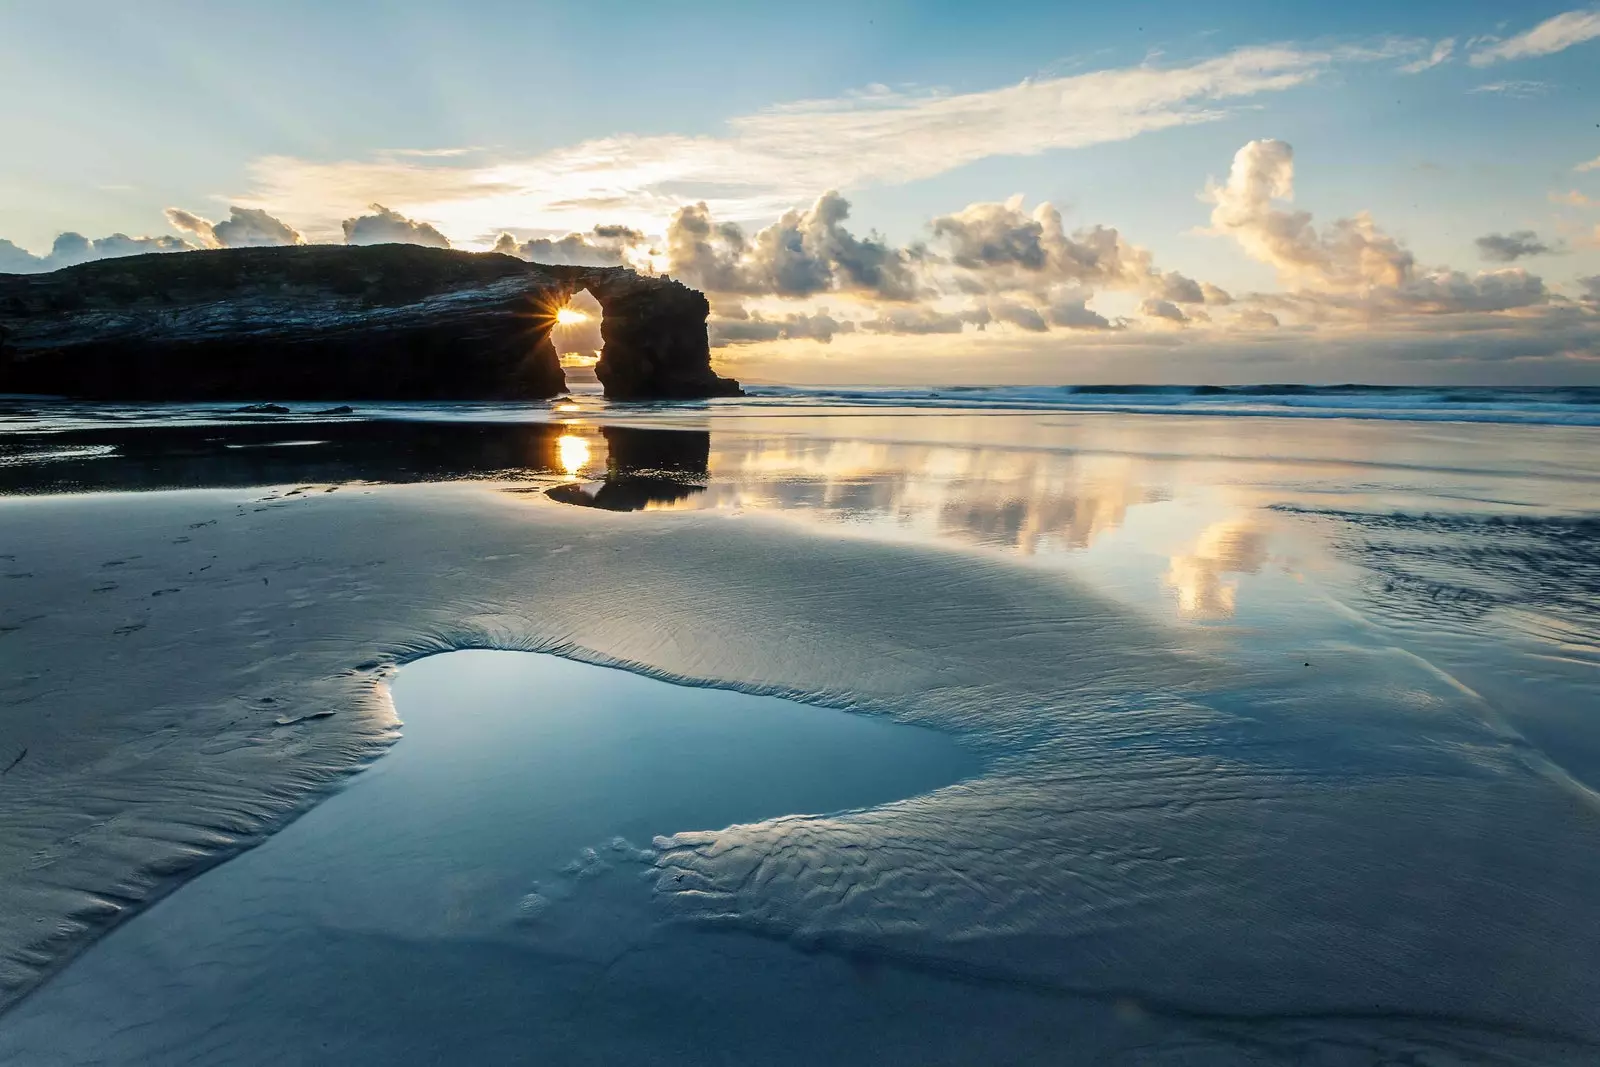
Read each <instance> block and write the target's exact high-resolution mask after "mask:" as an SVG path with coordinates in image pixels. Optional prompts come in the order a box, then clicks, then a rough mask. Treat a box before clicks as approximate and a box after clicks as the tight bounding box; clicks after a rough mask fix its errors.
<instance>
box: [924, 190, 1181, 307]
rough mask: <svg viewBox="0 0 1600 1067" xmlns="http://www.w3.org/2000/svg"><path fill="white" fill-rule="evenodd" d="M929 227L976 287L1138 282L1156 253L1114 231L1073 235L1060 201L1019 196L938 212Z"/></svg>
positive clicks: (966, 279)
mask: <svg viewBox="0 0 1600 1067" xmlns="http://www.w3.org/2000/svg"><path fill="white" fill-rule="evenodd" d="M931 228H932V230H933V235H934V238H935V240H936V241H939V242H941V245H940V247H941V248H944V249H947V250H948V256H949V261H950V262H951V263H952V264H953V265H954V266H956V267H959V268H962V269H963V270H965V271H966V272H968V273H967V274H966V275H965V276H964V277H963V278H962V279H961V280H962V282H964V283H965V285H966V286H967V287H968V288H970V289H972V290H974V291H1005V290H1017V289H1035V290H1037V289H1040V288H1042V287H1045V286H1048V285H1051V284H1056V283H1073V284H1088V285H1106V286H1116V287H1134V286H1138V285H1141V284H1144V283H1145V282H1146V281H1147V279H1148V278H1149V277H1150V273H1151V269H1150V254H1149V253H1148V252H1146V251H1144V250H1143V249H1141V248H1138V247H1136V246H1134V245H1131V244H1129V243H1128V242H1127V241H1125V240H1124V239H1123V238H1122V235H1121V234H1120V233H1118V232H1117V231H1116V230H1115V229H1112V228H1109V227H1105V226H1093V227H1089V228H1085V229H1080V230H1078V231H1077V232H1075V233H1073V234H1072V235H1071V236H1068V235H1067V233H1066V232H1065V229H1064V228H1063V226H1062V222H1061V212H1060V211H1058V210H1056V208H1055V207H1054V206H1052V205H1051V204H1048V203H1044V204H1040V205H1039V206H1038V207H1036V208H1034V209H1033V210H1032V211H1031V212H1030V211H1025V210H1024V209H1023V206H1022V198H1021V197H1012V198H1011V199H1010V200H1007V201H1005V202H1004V203H976V204H969V205H967V206H966V207H964V208H962V209H961V210H960V211H957V212H955V213H953V214H950V215H941V216H939V217H937V218H935V219H934V220H933V222H932V223H931ZM1174 278H1175V279H1178V278H1181V275H1175V276H1174ZM1184 280H1186V279H1184ZM1191 284H1192V283H1191Z"/></svg>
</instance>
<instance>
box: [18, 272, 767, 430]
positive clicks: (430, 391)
mask: <svg viewBox="0 0 1600 1067" xmlns="http://www.w3.org/2000/svg"><path fill="white" fill-rule="evenodd" d="M580 289H587V290H589V292H590V293H592V294H593V295H594V297H595V299H596V300H598V301H599V302H600V305H601V308H602V309H603V311H604V319H603V321H602V323H601V336H602V338H603V340H604V342H605V347H604V350H603V352H602V356H601V360H600V362H599V364H598V365H597V366H596V367H595V373H596V376H597V377H598V378H599V379H600V382H601V383H602V385H603V386H604V387H605V391H606V395H607V396H608V397H612V398H614V399H619V400H642V399H658V398H696V397H709V396H734V395H738V394H739V385H738V383H737V382H735V381H733V380H732V379H728V378H721V377H718V376H717V375H716V374H715V373H714V372H713V371H712V370H711V354H710V348H709V346H708V343H707V339H706V316H707V314H708V313H709V310H710V309H709V305H708V304H707V302H706V298H705V296H704V294H702V293H700V292H698V291H696V290H694V289H691V288H689V287H688V286H685V285H683V284H681V283H679V282H675V281H671V280H670V279H666V278H654V277H647V276H644V275H641V274H638V273H637V272H635V271H632V270H629V269H627V268H623V267H571V266H547V265H542V264H537V263H527V262H524V261H523V260H520V259H517V258H515V257H512V256H505V255H499V254H496V253H492V252H484V253H475V252H458V251H450V250H445V249H436V248H423V247H419V246H416V245H372V246H366V247H350V246H342V245H306V246H300V247H292V248H233V249H218V250H214V251H205V252H184V253H177V254H152V255H142V256H130V257H127V258H123V259H106V260H99V261H96V262H93V263H84V264H80V265H78V266H75V267H68V268H65V269H63V270H58V271H54V272H52V273H49V274H34V275H0V393H41V394H50V395H60V396H71V397H80V398H88V399H104V400H143V401H161V400H533V399H543V398H548V397H553V396H557V395H559V394H561V393H562V392H564V391H565V388H566V381H565V376H564V375H563V373H562V370H561V362H560V358H559V357H558V355H557V354H556V350H555V347H554V346H553V344H552V343H551V339H550V331H551V328H552V326H553V325H554V324H555V312H556V310H557V309H559V308H560V307H561V306H563V305H564V304H565V303H566V302H567V300H568V299H570V298H571V296H572V295H573V294H574V293H576V292H577V291H579V290H580Z"/></svg>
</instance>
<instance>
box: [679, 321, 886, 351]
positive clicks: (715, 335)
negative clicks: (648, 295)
mask: <svg viewBox="0 0 1600 1067" xmlns="http://www.w3.org/2000/svg"><path fill="white" fill-rule="evenodd" d="M707 329H708V331H709V336H710V339H711V347H713V348H723V347H726V346H729V345H744V344H756V343H758V342H761V341H778V340H785V341H797V340H811V341H820V342H821V343H822V344H829V343H830V342H832V341H833V338H834V335H835V334H840V333H853V332H855V329H856V324H855V323H854V322H848V321H845V322H841V321H840V320H838V319H836V318H834V317H833V316H832V315H829V314H828V313H827V312H818V313H817V314H815V315H805V314H792V315H785V316H783V317H782V318H772V319H769V318H765V317H763V316H762V315H761V314H759V313H751V314H741V315H739V316H738V317H728V318H713V319H712V320H711V321H710V323H709V324H708V326H707Z"/></svg>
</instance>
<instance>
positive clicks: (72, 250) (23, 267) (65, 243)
mask: <svg viewBox="0 0 1600 1067" xmlns="http://www.w3.org/2000/svg"><path fill="white" fill-rule="evenodd" d="M193 247H194V246H193V245H191V244H189V243H188V242H186V241H184V240H182V239H180V238H177V237H129V236H128V235H127V234H125V233H114V234H112V235H111V236H109V237H101V238H99V239H98V240H90V239H89V238H87V237H85V236H83V234H81V233H70V232H69V233H64V234H61V235H60V236H59V237H57V238H56V239H55V243H54V244H53V245H51V247H50V251H49V252H48V253H47V254H46V255H42V256H36V255H34V254H33V253H32V252H29V251H27V250H26V249H24V248H19V247H18V246H17V245H15V244H12V243H11V242H10V241H3V240H0V273H5V274H42V273H44V272H46V271H52V270H60V269H61V268H62V267H71V266H73V265H75V264H78V263H88V262H90V261H91V260H96V259H118V258H121V257H123V256H138V255H143V254H144V253H146V252H186V251H189V250H191V249H192V248H193Z"/></svg>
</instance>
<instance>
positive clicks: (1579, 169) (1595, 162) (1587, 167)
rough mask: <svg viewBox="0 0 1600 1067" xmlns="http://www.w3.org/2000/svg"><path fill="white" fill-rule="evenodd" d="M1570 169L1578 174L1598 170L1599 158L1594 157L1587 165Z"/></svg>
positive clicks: (1580, 164) (1599, 167) (1599, 166)
mask: <svg viewBox="0 0 1600 1067" xmlns="http://www.w3.org/2000/svg"><path fill="white" fill-rule="evenodd" d="M1572 169H1573V170H1575V171H1577V172H1578V173H1580V174H1582V173H1583V172H1585V171H1590V170H1600V156H1595V157H1594V158H1593V159H1591V160H1589V161H1588V162H1587V163H1579V164H1578V165H1577V166H1576V167H1573V168H1572Z"/></svg>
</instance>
